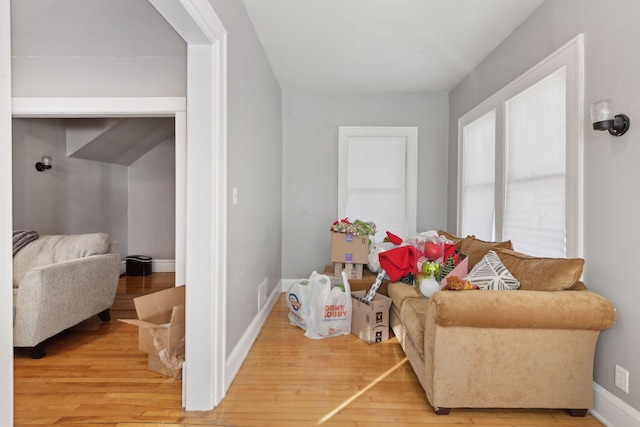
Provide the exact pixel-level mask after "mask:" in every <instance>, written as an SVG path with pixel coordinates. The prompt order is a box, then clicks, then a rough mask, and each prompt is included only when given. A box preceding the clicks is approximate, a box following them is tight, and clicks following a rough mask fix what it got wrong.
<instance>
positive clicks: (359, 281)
mask: <svg viewBox="0 0 640 427" xmlns="http://www.w3.org/2000/svg"><path fill="white" fill-rule="evenodd" d="M334 271H335V268H334V266H333V265H325V266H324V274H326V275H327V276H335V273H334ZM377 275H378V274H377V273H372V272H371V271H369V269H368V268H367V267H364V268H363V269H362V278H349V285H350V286H351V291H352V292H353V291H368V290H369V289H371V285H373V282H375V281H376V276H377ZM336 277H340V276H336ZM388 285H389V280H387V279H385V280H383V281H382V284H381V285H380V287H379V288H378V293H379V294H382V295H384V296H389V293H388V292H387V286H388Z"/></svg>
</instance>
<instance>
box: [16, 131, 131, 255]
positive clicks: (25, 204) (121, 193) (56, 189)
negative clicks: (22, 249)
mask: <svg viewBox="0 0 640 427" xmlns="http://www.w3.org/2000/svg"><path fill="white" fill-rule="evenodd" d="M65 141H66V133H65V126H64V124H63V122H62V121H61V120H60V119H13V223H14V229H24V230H35V231H37V232H38V233H40V234H78V233H93V232H105V233H109V235H110V237H111V239H112V240H115V241H118V243H119V245H120V251H121V253H123V254H126V251H127V167H126V166H119V165H113V164H107V163H100V162H93V161H89V160H83V159H74V158H67V156H66V143H65ZM43 155H48V156H51V157H52V158H53V168H52V169H50V170H46V171H44V172H38V171H37V170H36V169H35V163H36V162H38V161H40V160H41V159H42V156H43Z"/></svg>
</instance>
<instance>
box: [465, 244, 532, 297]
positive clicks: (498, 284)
mask: <svg viewBox="0 0 640 427" xmlns="http://www.w3.org/2000/svg"><path fill="white" fill-rule="evenodd" d="M467 280H468V281H469V282H471V284H472V285H476V286H477V287H478V288H479V289H492V290H493V289H505V290H516V289H518V288H519V287H520V282H518V280H517V279H516V278H515V277H513V276H512V275H511V273H510V272H509V270H507V267H505V266H504V264H503V263H502V261H500V258H498V255H496V253H495V252H494V251H489V252H487V254H486V255H485V256H484V257H483V258H482V260H480V262H479V263H477V264H476V265H475V266H474V267H473V269H472V270H471V272H470V273H469V275H468V276H467Z"/></svg>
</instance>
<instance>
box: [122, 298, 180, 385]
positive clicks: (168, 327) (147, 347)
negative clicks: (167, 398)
mask: <svg viewBox="0 0 640 427" xmlns="http://www.w3.org/2000/svg"><path fill="white" fill-rule="evenodd" d="M184 297H185V287H184V286H176V287H175V288H169V289H165V290H163V291H159V292H154V293H152V294H147V295H143V296H141V297H137V298H134V299H133V304H134V305H135V307H136V313H137V315H138V318H137V319H119V320H120V321H121V322H124V323H128V324H130V325H136V326H138V349H139V350H140V351H143V352H145V353H148V354H149V355H150V356H155V357H157V358H158V359H157V361H156V359H153V360H152V358H149V362H150V363H149V370H151V371H154V372H158V369H151V368H152V366H151V365H152V363H155V362H160V363H162V361H161V360H160V358H159V357H158V356H159V352H160V351H161V350H162V349H166V350H167V352H168V354H169V355H178V356H181V355H184ZM154 335H155V336H156V337H157V343H154V339H153V338H154ZM182 359H184V357H182ZM154 366H155V365H154ZM169 371H171V369H169ZM159 373H162V372H159ZM171 376H173V375H171Z"/></svg>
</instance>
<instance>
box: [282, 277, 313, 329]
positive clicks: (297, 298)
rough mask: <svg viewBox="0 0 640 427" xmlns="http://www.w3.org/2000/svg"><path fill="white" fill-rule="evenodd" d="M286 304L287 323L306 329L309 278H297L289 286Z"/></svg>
mask: <svg viewBox="0 0 640 427" xmlns="http://www.w3.org/2000/svg"><path fill="white" fill-rule="evenodd" d="M314 273H315V272H314ZM312 277H313V275H312ZM287 306H288V307H289V323H291V324H292V325H293V326H298V327H300V328H302V329H304V330H305V331H306V330H307V326H308V322H309V279H300V280H297V281H296V282H295V283H294V284H293V285H291V286H290V287H289V290H288V291H287Z"/></svg>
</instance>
